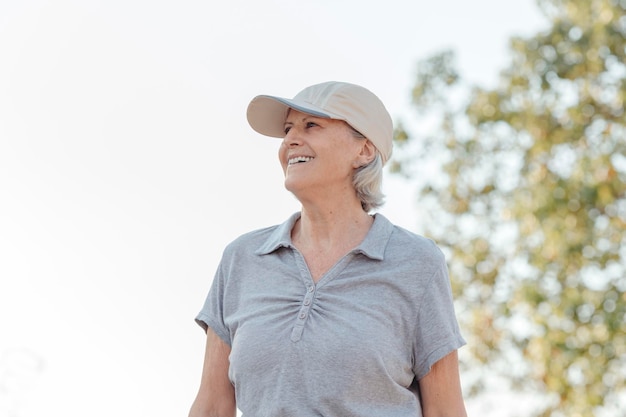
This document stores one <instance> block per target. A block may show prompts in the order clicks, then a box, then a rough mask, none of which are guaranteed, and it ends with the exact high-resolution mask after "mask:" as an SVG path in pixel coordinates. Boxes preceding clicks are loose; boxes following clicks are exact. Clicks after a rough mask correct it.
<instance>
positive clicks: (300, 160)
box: [289, 156, 313, 165]
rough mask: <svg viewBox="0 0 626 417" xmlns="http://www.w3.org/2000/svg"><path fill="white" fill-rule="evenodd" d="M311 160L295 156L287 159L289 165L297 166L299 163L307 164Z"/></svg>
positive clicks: (307, 157) (306, 157)
mask: <svg viewBox="0 0 626 417" xmlns="http://www.w3.org/2000/svg"><path fill="white" fill-rule="evenodd" d="M312 159H313V158H312V157H310V156H296V157H295V158H291V159H289V165H293V164H297V163H299V162H309V161H310V160H312Z"/></svg>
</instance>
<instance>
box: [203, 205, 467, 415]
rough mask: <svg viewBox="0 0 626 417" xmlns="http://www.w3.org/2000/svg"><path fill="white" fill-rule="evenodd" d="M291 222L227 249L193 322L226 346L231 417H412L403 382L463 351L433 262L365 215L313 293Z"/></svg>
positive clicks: (422, 242)
mask: <svg viewBox="0 0 626 417" xmlns="http://www.w3.org/2000/svg"><path fill="white" fill-rule="evenodd" d="M299 216H300V213H295V214H294V215H292V216H291V217H290V218H289V219H288V220H287V221H286V222H285V223H283V224H281V225H277V226H272V227H269V228H265V229H260V230H256V231H253V232H250V233H247V234H245V235H242V236H240V237H239V238H237V239H236V240H234V241H233V242H232V243H230V244H229V245H228V246H227V247H226V248H225V250H224V253H223V256H222V260H221V262H220V264H219V266H218V269H217V272H216V274H215V277H214V279H213V283H212V285H211V289H210V291H209V294H208V296H207V298H206V301H205V303H204V307H203V308H202V310H201V312H200V313H199V314H198V316H197V317H196V321H197V323H198V324H199V325H201V326H202V327H203V328H204V329H205V330H206V329H207V327H210V328H211V329H212V330H213V331H214V332H215V333H216V334H217V335H218V336H219V337H220V338H221V339H222V340H224V342H226V343H227V344H228V345H229V346H230V347H231V354H230V368H229V378H230V380H231V382H232V383H233V385H234V387H235V393H236V400H237V407H238V408H239V409H240V410H241V412H242V415H243V417H313V416H316V417H319V416H325V417H357V416H358V417H370V416H371V417H381V416H384V417H408V416H421V415H422V413H421V405H420V402H419V401H420V399H419V395H417V394H416V393H415V392H414V390H411V389H410V387H411V385H412V383H413V382H414V380H419V379H421V378H423V377H424V376H425V375H426V374H427V373H428V372H429V370H430V368H431V366H432V365H433V364H434V363H436V362H437V361H438V360H439V359H441V358H443V357H444V356H446V355H447V354H449V353H450V352H452V351H454V350H456V349H458V348H459V347H461V346H463V345H464V344H465V341H464V340H463V338H462V337H461V335H460V332H459V326H458V324H457V321H456V317H455V314H454V307H453V302H452V295H451V290H450V282H449V278H448V272H447V267H446V263H445V258H444V256H443V254H442V252H441V251H440V250H439V248H437V246H436V245H435V244H434V243H433V242H432V241H431V240H429V239H426V238H424V237H421V236H419V235H416V234H414V233H412V232H409V231H407V230H405V229H402V228H400V227H398V226H395V225H393V224H392V223H391V222H390V221H389V220H387V219H386V218H385V217H384V216H383V215H381V214H376V215H375V216H374V223H373V225H372V227H371V229H370V230H369V232H368V234H367V236H366V237H365V239H364V240H363V242H361V244H360V245H359V246H357V247H356V248H355V249H354V250H352V251H351V252H349V253H348V254H347V255H345V256H344V257H343V258H342V259H340V260H339V261H338V262H337V263H336V264H335V265H334V266H333V267H332V268H331V269H330V270H329V271H327V272H326V273H325V274H324V275H323V276H322V277H321V278H320V279H319V281H318V282H317V283H314V281H313V279H312V277H311V275H310V273H309V270H308V268H307V265H306V262H305V260H304V258H303V256H302V255H301V254H300V252H299V251H298V250H297V249H296V248H295V247H294V246H293V244H292V242H291V229H292V227H293V225H294V224H295V222H296V221H297V219H298V218H299Z"/></svg>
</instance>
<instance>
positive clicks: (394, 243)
mask: <svg viewBox="0 0 626 417" xmlns="http://www.w3.org/2000/svg"><path fill="white" fill-rule="evenodd" d="M386 252H387V253H390V254H397V255H400V256H402V255H406V256H413V257H416V258H418V259H422V260H423V259H430V260H432V261H434V262H435V263H441V262H445V256H444V254H443V252H442V251H441V249H440V247H439V246H438V245H437V243H436V242H435V241H434V240H433V239H431V238H428V237H426V236H423V235H420V234H418V233H416V232H413V231H411V230H408V229H406V228H404V227H402V226H398V225H397V224H393V232H392V233H391V236H390V237H389V242H388V244H387V251H386Z"/></svg>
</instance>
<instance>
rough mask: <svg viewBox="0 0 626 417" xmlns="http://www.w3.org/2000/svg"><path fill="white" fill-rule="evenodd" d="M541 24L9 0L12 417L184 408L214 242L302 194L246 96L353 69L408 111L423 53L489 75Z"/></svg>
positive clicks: (285, 209)
mask: <svg viewBox="0 0 626 417" xmlns="http://www.w3.org/2000/svg"><path fill="white" fill-rule="evenodd" d="M544 25H545V22H544V21H543V18H542V17H541V15H540V14H539V12H538V9H537V8H536V6H535V5H534V1H533V0H473V1H467V0H438V1H423V0H413V1H409V0H404V1H401V0H386V1H373V0H372V1H366V0H334V1H333V0H317V1H287V0H268V1H259V0H256V1H254V0H229V1H222V2H216V1H211V0H206V1H199V0H194V1H191V0H179V1H158V0H157V1H155V0H152V1H148V0H124V1H122V0H102V1H98V0H74V1H72V0H56V1H45V0H21V1H12V0H0V417H4V416H7V417H40V416H44V415H46V416H59V417H61V416H63V417H83V416H85V415H89V416H91V417H105V416H107V417H108V416H119V415H122V416H125V415H129V416H130V415H133V416H155V417H161V416H162V417H165V416H186V415H187V412H188V409H189V406H190V405H191V402H192V400H193V397H194V395H195V393H196V390H197V386H198V381H199V376H200V371H201V366H202V353H203V349H204V334H203V332H202V330H201V329H200V328H199V327H198V326H197V325H196V324H195V323H194V321H193V318H194V317H195V315H196V313H197V312H198V311H199V309H200V308H201V306H202V302H203V301H204V298H205V296H206V293H207V291H208V289H209V286H210V284H211V279H212V277H213V273H214V270H215V268H216V267H217V263H218V262H219V258H220V255H221V251H222V249H223V247H224V246H225V245H226V244H227V243H228V242H230V241H231V240H233V239H234V238H235V237H237V236H238V235H240V234H241V233H244V232H246V231H249V230H252V229H256V228H260V227H265V226H269V225H273V224H276V223H280V222H282V221H283V220H284V219H285V218H286V217H287V216H288V215H290V214H291V213H292V212H294V211H296V210H298V208H299V206H298V204H297V201H296V200H295V198H293V197H292V196H291V195H290V194H289V193H288V192H286V191H285V190H284V189H283V186H282V173H281V170H280V167H279V164H278V161H277V158H276V151H277V148H278V144H279V141H278V140H276V139H270V138H264V137H262V136H260V135H258V134H256V133H255V132H254V131H252V129H251V128H249V126H248V125H247V122H246V119H245V110H246V106H247V105H248V102H249V100H250V99H251V98H252V97H254V96H255V95H257V94H272V95H280V96H286V97H292V96H293V95H295V94H296V93H297V92H298V91H299V90H301V89H302V88H304V87H306V86H308V85H310V84H314V83H317V82H322V81H328V80H340V81H349V82H353V83H357V84H361V85H363V86H366V87H367V88H369V89H371V90H372V91H374V92H375V93H376V94H377V95H378V96H379V97H380V98H381V99H382V100H383V101H384V102H385V103H386V104H387V107H388V109H389V111H390V113H391V114H392V116H393V117H394V118H396V119H397V118H400V117H402V118H405V117H409V116H410V114H411V110H410V106H409V102H410V96H409V93H410V88H411V85H412V81H413V76H414V72H415V65H416V62H417V61H418V60H419V59H423V58H426V57H427V56H429V55H430V54H432V53H434V52H436V51H439V50H441V49H443V48H453V49H455V50H456V52H457V54H458V59H459V67H460V70H461V71H462V73H463V75H465V76H466V77H467V78H469V79H470V80H472V81H474V82H477V83H482V84H494V83H495V80H496V76H497V74H498V72H499V70H500V69H502V67H503V66H504V65H505V63H506V62H507V42H508V38H509V37H510V36H511V35H513V34H516V35H530V34H532V33H534V32H536V31H537V30H538V29H540V28H542V27H543V26H544ZM385 190H386V192H387V201H388V203H387V205H386V206H385V207H383V208H382V209H381V210H380V211H381V212H382V213H383V214H385V215H386V216H387V217H388V218H390V219H391V220H392V221H394V222H396V223H397V224H399V225H401V226H403V227H406V228H408V229H412V230H414V231H417V232H419V230H418V229H419V227H418V225H419V218H418V205H417V202H416V201H415V195H414V193H413V188H412V187H411V185H410V184H407V183H405V182H403V180H400V179H399V178H392V177H389V176H387V179H386V182H385ZM468 410H470V413H471V411H475V412H478V411H480V414H481V416H482V417H486V416H487V415H488V413H486V412H485V411H484V410H482V409H481V408H478V405H476V404H472V403H468ZM493 411H494V413H493V414H490V415H493V416H496V415H497V416H499V417H501V416H503V415H504V414H503V410H502V409H500V410H493Z"/></svg>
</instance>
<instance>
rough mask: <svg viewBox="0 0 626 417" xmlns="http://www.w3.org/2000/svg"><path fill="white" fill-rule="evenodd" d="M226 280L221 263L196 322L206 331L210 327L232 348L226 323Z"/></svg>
mask: <svg viewBox="0 0 626 417" xmlns="http://www.w3.org/2000/svg"><path fill="white" fill-rule="evenodd" d="M225 278H226V277H225V274H224V271H223V267H222V263H220V265H219V266H218V268H217V271H216V273H215V277H214V278H213V282H212V283H211V289H210V290H209V293H208V295H207V297H206V300H205V301H204V306H203V307H202V310H200V313H198V315H197V316H196V319H195V320H196V323H198V325H200V327H202V328H203V329H204V330H205V331H206V330H207V328H209V327H210V328H211V329H212V330H213V331H214V332H215V333H216V334H217V335H218V336H219V337H220V339H222V340H223V341H224V342H225V343H226V344H228V345H229V346H230V345H231V340H230V332H229V331H228V328H227V327H226V324H225V323H224V289H225V286H226V282H225Z"/></svg>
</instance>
